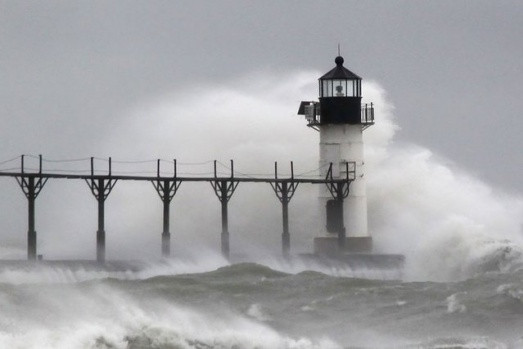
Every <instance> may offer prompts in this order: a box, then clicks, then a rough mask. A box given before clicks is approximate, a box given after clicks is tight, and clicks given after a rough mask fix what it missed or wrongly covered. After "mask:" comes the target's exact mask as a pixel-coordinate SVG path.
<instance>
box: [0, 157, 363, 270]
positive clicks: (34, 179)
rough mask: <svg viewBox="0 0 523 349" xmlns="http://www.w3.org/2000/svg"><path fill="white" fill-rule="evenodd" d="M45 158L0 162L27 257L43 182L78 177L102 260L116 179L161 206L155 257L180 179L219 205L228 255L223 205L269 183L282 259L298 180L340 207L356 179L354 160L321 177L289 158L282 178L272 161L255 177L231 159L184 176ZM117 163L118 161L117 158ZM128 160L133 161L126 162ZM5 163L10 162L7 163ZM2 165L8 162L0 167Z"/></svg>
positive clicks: (166, 248) (32, 249)
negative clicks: (20, 204)
mask: <svg viewBox="0 0 523 349" xmlns="http://www.w3.org/2000/svg"><path fill="white" fill-rule="evenodd" d="M27 158H30V160H31V162H32V163H34V162H35V161H37V163H38V165H37V167H27V165H26V162H27ZM95 160H104V161H106V163H107V167H105V168H102V170H100V169H99V168H95ZM44 162H46V160H45V159H44V158H43V157H42V155H39V156H26V155H21V156H19V157H16V158H13V159H10V160H7V161H3V162H0V177H12V178H14V179H16V181H17V183H18V185H19V186H20V188H21V189H22V191H23V193H24V195H25V197H26V198H27V203H28V209H27V217H28V230H27V259H28V260H36V259H37V256H38V253H37V251H38V249H37V233H36V226H35V215H36V207H35V202H36V199H37V198H38V195H39V194H40V192H41V191H42V190H43V188H44V186H45V184H46V183H47V182H48V181H49V180H83V181H85V182H86V183H87V185H88V186H89V188H90V190H91V193H92V194H93V196H94V197H95V199H96V201H97V204H98V229H97V231H96V261H97V262H98V263H104V262H105V260H106V255H105V236H106V231H105V200H106V199H107V198H108V196H109V195H110V194H111V191H112V189H113V188H114V187H115V185H116V184H117V183H118V182H123V181H146V182H150V183H152V185H153V187H154V189H155V190H156V192H157V193H158V195H159V198H160V199H161V200H162V204H163V229H162V232H161V255H162V257H164V258H169V257H170V256H171V248H170V247H171V232H170V218H169V215H170V204H171V201H172V199H173V198H174V196H175V195H176V193H177V192H178V190H179V188H180V186H181V184H182V183H183V182H206V183H209V184H210V186H211V187H212V189H213V190H214V194H215V195H216V197H217V198H218V201H219V202H220V205H221V240H220V241H221V251H222V254H223V256H224V257H225V258H229V255H230V248H229V239H230V234H229V227H228V215H229V210H228V203H229V201H230V199H231V198H232V196H233V195H234V192H235V190H236V188H237V187H238V185H240V183H241V185H247V184H249V183H267V184H269V185H270V186H271V188H272V190H273V191H274V193H275V194H276V196H277V198H278V200H279V202H280V203H281V209H282V239H281V243H282V254H283V256H284V257H288V256H289V254H290V249H291V240H290V228H289V211H288V207H289V203H290V201H291V199H292V197H293V195H294V193H295V191H296V190H297V188H298V186H299V185H300V184H320V185H326V186H327V188H328V189H329V192H330V193H331V195H332V197H333V199H334V200H337V201H338V202H339V203H340V205H342V203H343V200H344V199H345V198H346V197H347V196H348V194H349V187H350V184H351V182H352V181H354V180H355V178H356V164H355V163H354V162H345V163H343V165H344V168H343V166H340V175H337V174H336V175H333V164H332V163H330V164H329V167H328V170H327V175H326V176H325V177H324V178H319V177H313V176H306V175H305V174H307V173H309V172H311V171H309V172H306V173H305V174H301V175H295V174H294V165H293V162H290V175H289V174H288V175H285V176H282V175H281V174H279V172H278V163H277V162H275V163H274V175H273V176H270V177H269V176H257V175H249V174H244V173H239V172H235V170H234V161H233V160H230V164H229V165H225V164H222V163H220V162H218V161H216V160H214V161H211V162H209V164H212V168H211V169H210V171H209V173H210V175H199V174H197V175H186V174H183V173H179V168H178V167H179V165H178V162H177V160H172V161H167V162H168V170H166V169H165V166H163V167H162V164H164V163H165V162H166V161H165V160H159V159H158V160H150V161H141V162H135V163H151V162H156V164H155V166H154V170H153V171H148V172H149V173H147V174H129V173H126V172H118V171H113V160H112V158H108V159H98V158H94V157H91V158H86V159H76V160H47V162H55V163H59V162H62V163H65V162H88V163H89V168H88V169H87V170H86V169H81V170H78V169H75V170H73V169H71V170H63V169H54V170H46V169H45V168H44V166H43V164H44ZM119 163H122V162H119ZM127 163H133V162H127ZM11 164H15V166H12V165H11ZM218 165H220V166H222V167H225V168H227V170H228V173H224V172H220V171H218ZM2 166H4V167H5V166H11V167H8V168H4V169H3V168H2ZM338 240H339V243H340V244H343V243H344V241H345V229H344V228H343V227H340V229H339V231H338Z"/></svg>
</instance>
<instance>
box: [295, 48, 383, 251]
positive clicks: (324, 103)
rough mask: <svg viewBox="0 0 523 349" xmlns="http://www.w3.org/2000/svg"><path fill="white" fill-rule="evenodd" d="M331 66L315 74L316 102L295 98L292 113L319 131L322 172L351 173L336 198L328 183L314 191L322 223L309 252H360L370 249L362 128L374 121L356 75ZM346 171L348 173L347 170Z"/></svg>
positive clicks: (340, 59) (337, 176) (340, 66)
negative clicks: (295, 111)
mask: <svg viewBox="0 0 523 349" xmlns="http://www.w3.org/2000/svg"><path fill="white" fill-rule="evenodd" d="M334 62H335V63H336V66H335V67H334V68H333V69H332V70H330V71H329V72H327V73H326V74H325V75H323V76H322V77H320V78H319V79H318V82H319V84H318V85H319V86H318V87H319V102H318V101H305V102H301V104H300V108H299V110H298V114H300V115H304V116H305V118H306V120H307V122H308V125H307V126H309V127H311V128H313V129H315V130H317V131H319V133H320V143H319V165H320V175H321V176H322V177H329V176H330V177H331V178H333V179H343V178H349V177H350V178H351V181H350V185H349V186H348V188H347V189H348V194H347V195H346V197H344V198H343V199H341V200H340V198H336V197H333V194H332V190H330V189H329V188H328V186H322V187H321V189H320V193H319V201H320V206H321V207H322V208H321V209H322V211H323V212H322V214H321V217H322V224H321V229H320V231H319V232H318V235H317V237H316V238H315V239H314V253H315V254H317V255H336V254H339V253H347V252H356V253H365V252H370V251H371V249H372V237H371V236H370V234H369V231H368V226H367V197H366V188H365V180H366V177H365V160H364V149H363V148H364V147H363V132H364V130H365V129H366V128H368V127H369V126H371V125H373V124H374V108H373V105H372V104H365V105H362V102H361V99H362V95H361V81H362V79H361V77H359V76H358V75H356V74H354V73H353V72H351V71H350V70H348V69H347V68H345V67H344V66H343V63H344V59H343V57H341V56H338V57H336V59H335V60H334ZM349 172H350V176H349Z"/></svg>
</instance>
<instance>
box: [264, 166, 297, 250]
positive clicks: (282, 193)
mask: <svg viewBox="0 0 523 349" xmlns="http://www.w3.org/2000/svg"><path fill="white" fill-rule="evenodd" d="M274 179H275V181H274V182H270V184H271V186H272V189H273V190H274V193H276V196H277V197H278V199H279V200H280V202H281V210H282V225H283V232H282V235H281V248H282V253H283V256H284V257H289V254H290V249H291V237H290V233H289V202H290V201H291V199H292V197H293V195H294V192H295V191H296V188H297V187H298V183H297V182H295V181H294V166H293V163H292V162H291V178H290V179H286V180H283V181H278V163H277V162H275V163H274Z"/></svg>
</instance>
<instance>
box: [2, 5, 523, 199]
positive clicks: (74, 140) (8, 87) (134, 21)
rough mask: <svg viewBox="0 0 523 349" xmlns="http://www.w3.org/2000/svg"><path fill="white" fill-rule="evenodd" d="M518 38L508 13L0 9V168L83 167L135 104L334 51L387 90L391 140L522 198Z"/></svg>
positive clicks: (522, 74) (355, 8) (287, 67)
mask: <svg viewBox="0 0 523 349" xmlns="http://www.w3.org/2000/svg"><path fill="white" fill-rule="evenodd" d="M522 25H523V3H522V2H521V1H519V0H518V1H499V0H496V1H455V0H452V1H431V2H429V1H366V2H362V1H266V0H264V1H193V0H191V1H117V0H113V1H105V0H104V1H52V0H48V1H18V0H16V1H15V0H12V1H6V0H0V47H1V49H0V64H1V70H0V74H1V75H0V112H1V128H0V137H1V139H2V147H1V149H0V159H6V158H9V157H11V156H16V155H19V154H22V153H36V154H38V153H43V154H46V155H48V156H49V157H54V158H60V157H67V156H78V157H83V156H90V155H96V154H95V151H94V150H95V149H97V148H96V145H97V143H98V142H99V141H100V139H102V138H104V137H105V135H107V134H108V133H110V132H113V131H114V130H118V129H119V128H120V127H121V125H122V123H125V119H122V115H123V114H124V111H126V110H128V109H132V107H133V106H134V105H136V103H137V102H139V101H141V100H144V101H146V100H150V99H153V98H155V97H157V96H161V95H164V94H167V93H173V92H174V93H176V92H177V91H184V89H186V88H187V87H189V86H193V85H194V84H195V83H199V84H201V83H213V84H218V85H219V84H220V83H221V82H224V81H231V79H235V78H241V77H243V76H246V75H248V74H251V73H253V72H258V73H259V72H271V73H273V74H274V73H276V74H283V73H285V72H288V71H295V70H313V71H320V72H326V71H328V70H330V69H331V68H332V67H333V66H334V63H333V59H334V57H335V55H336V53H337V44H338V43H340V44H341V47H342V55H343V56H344V57H345V62H346V64H345V65H346V66H347V67H348V68H349V69H351V70H352V71H354V72H355V73H357V74H358V75H360V76H362V77H363V78H364V79H370V80H375V81H377V82H379V83H380V84H381V85H382V86H383V87H384V88H385V90H386V91H387V93H388V95H389V99H390V100H391V101H392V103H393V104H394V105H395V107H396V109H395V115H396V118H397V120H398V124H399V125H400V126H401V128H402V130H401V132H399V133H398V135H397V137H396V141H398V142H413V143H417V144H420V145H423V146H426V147H428V148H429V149H431V150H433V151H434V152H435V153H437V154H439V155H442V156H443V157H446V158H449V159H450V160H451V161H454V162H455V163H457V164H458V165H459V166H461V167H463V168H466V169H468V170H470V171H471V172H472V173H474V174H476V175H477V176H479V177H480V178H482V179H484V180H486V181H487V182H489V183H491V184H493V185H494V186H495V187H501V188H504V189H506V190H509V191H516V192H519V193H522V192H523V184H522V182H521V180H520V179H521V172H522V168H523V160H522V154H521V153H522V152H521V149H522V147H523V138H522V137H521V133H522V132H521V131H523V119H522V118H521V116H520V115H521V110H522V109H523V98H521V91H522V89H521V85H520V84H521V81H523V39H522V35H521V33H522ZM318 77H319V76H311V77H310V78H311V79H312V80H316V79H317V78H318ZM314 92H315V91H314ZM310 97H311V96H304V99H307V98H310ZM296 107H297V105H296ZM295 109H297V108H295ZM290 112H292V113H295V110H291V111H290ZM377 117H378V120H377V122H379V115H378V116H377ZM180 126H181V127H183V118H182V119H181V121H180ZM109 152H110V150H109ZM108 155H111V154H110V153H109V154H108ZM129 156H130V157H132V154H129ZM156 156H157V155H156V154H151V155H150V158H155V157H156Z"/></svg>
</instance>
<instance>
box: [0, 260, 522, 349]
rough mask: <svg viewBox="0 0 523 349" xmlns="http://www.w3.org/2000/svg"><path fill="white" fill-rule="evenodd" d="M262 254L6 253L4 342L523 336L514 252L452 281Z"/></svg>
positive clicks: (0, 342) (312, 341) (352, 341)
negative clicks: (161, 257) (30, 257)
mask: <svg viewBox="0 0 523 349" xmlns="http://www.w3.org/2000/svg"><path fill="white" fill-rule="evenodd" d="M266 264H270V265H271V267H272V268H271V267H268V266H267V265H263V264H260V263H237V264H229V263H226V262H225V261H223V260H216V261H214V262H213V263H210V262H206V263H204V264H202V263H200V264H199V263H197V262H189V261H184V262H182V261H176V260H172V261H169V262H165V261H164V262H162V263H149V264H145V263H142V264H140V265H137V264H136V263H135V264H134V265H131V264H129V265H128V267H125V265H119V266H118V267H115V268H108V269H106V270H101V269H97V268H95V267H93V266H92V265H89V264H85V265H84V264H82V263H71V264H70V265H67V264H56V265H54V264H50V265H41V266H38V267H36V268H35V267H30V266H27V264H23V263H22V264H18V265H17V264H16V263H15V264H11V265H4V266H2V269H1V271H0V309H1V314H0V348H68V349H69V348H133V349H137V348H195V349H210V348H238V349H240V348H253V349H254V348H260V349H261V348H282V349H283V348H300V349H301V348H303V349H305V348H523V270H520V269H519V267H518V265H516V264H514V265H512V267H511V268H509V269H508V270H504V271H484V272H479V273H477V274H476V275H474V276H472V277H470V278H467V279H464V280H461V281H453V282H428V281H417V282H413V281H406V280H398V279H396V280H395V279H394V278H395V277H398V276H399V277H402V272H401V271H393V272H392V273H391V272H385V271H372V270H368V271H365V270H358V271H357V273H356V274H355V273H354V272H356V271H351V270H349V269H346V268H343V267H342V266H340V268H322V267H321V266H317V267H315V266H314V265H308V266H307V267H306V268H305V267H304V266H303V265H298V264H296V263H293V262H280V263H279V262H275V261H274V260H273V261H271V262H268V263H266ZM301 269H303V270H301ZM355 276H358V277H355ZM365 276H368V278H365Z"/></svg>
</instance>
